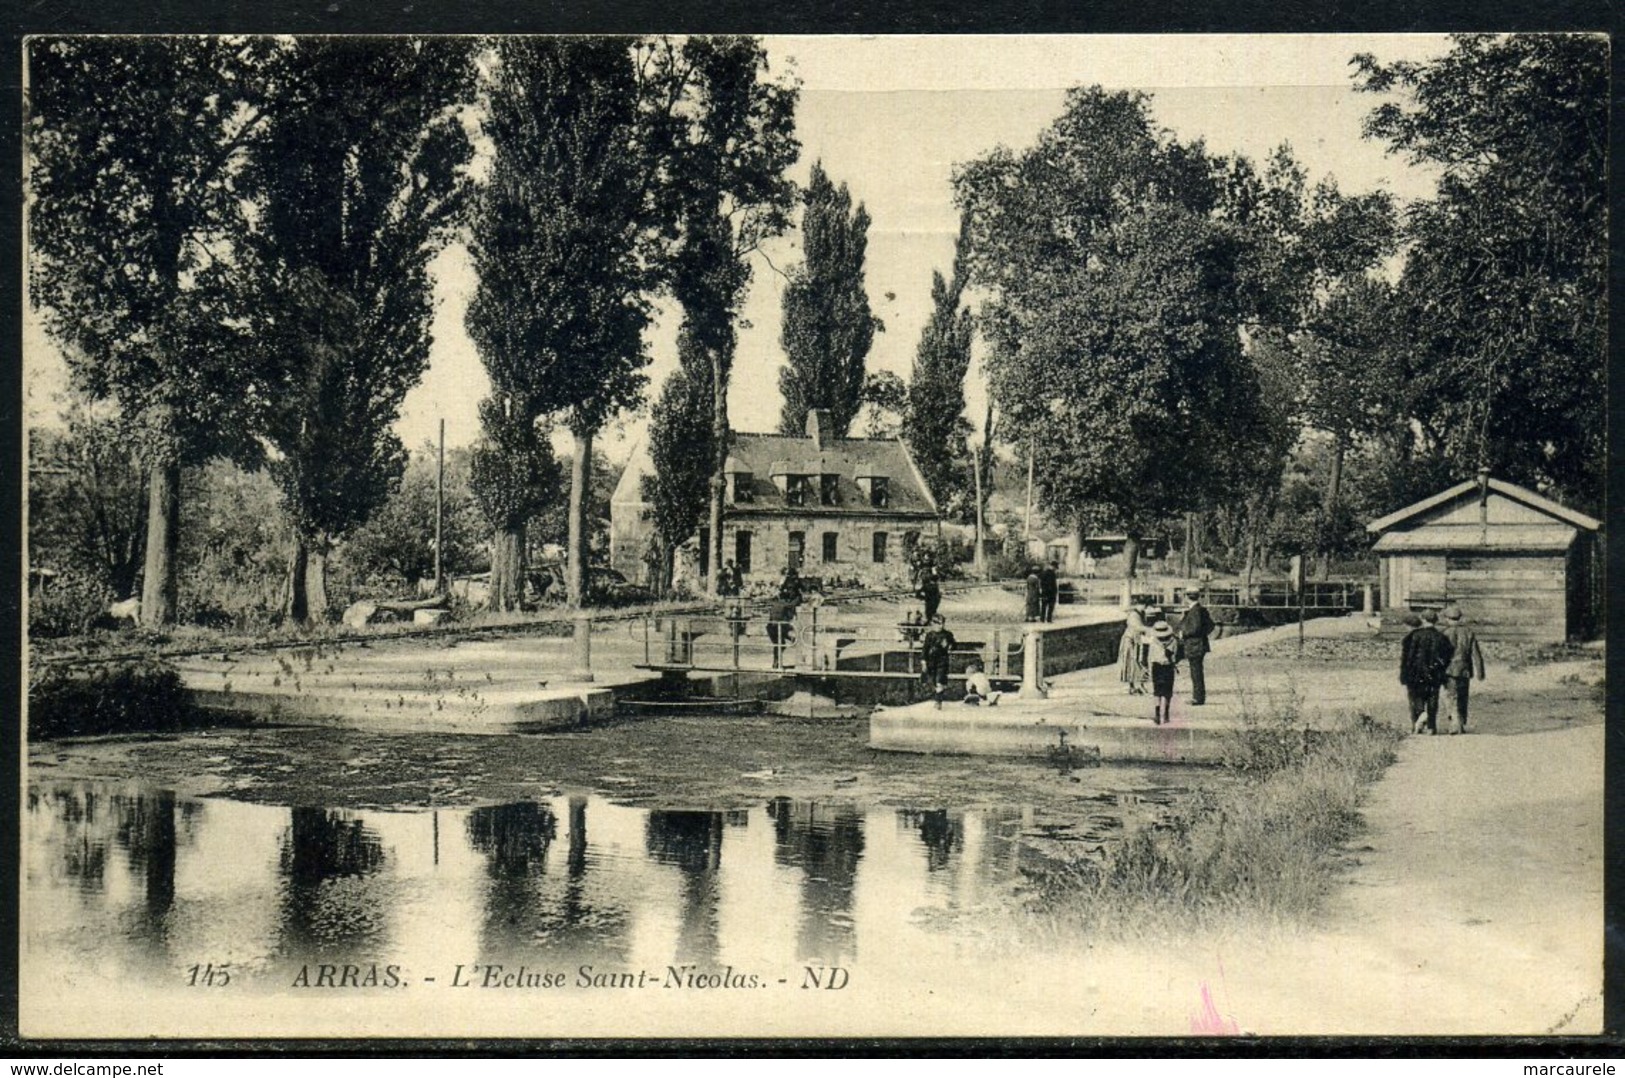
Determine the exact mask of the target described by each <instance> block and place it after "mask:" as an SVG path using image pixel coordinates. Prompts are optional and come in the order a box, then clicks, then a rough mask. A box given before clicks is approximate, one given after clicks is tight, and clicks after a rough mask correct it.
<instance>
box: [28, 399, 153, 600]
mask: <svg viewBox="0 0 1625 1078" xmlns="http://www.w3.org/2000/svg"><path fill="white" fill-rule="evenodd" d="M146 493H147V492H146V477H145V475H144V474H143V471H142V469H141V466H140V462H139V461H138V460H137V459H136V458H135V455H134V454H133V453H132V452H131V451H130V445H129V439H128V438H127V437H126V436H125V432H124V430H123V427H122V424H120V423H118V422H117V421H116V420H113V419H108V418H103V417H97V416H96V415H94V414H93V413H92V412H91V411H90V410H89V409H86V408H84V407H76V408H74V409H72V410H71V411H70V412H69V414H68V417H67V426H66V428H65V429H63V430H51V429H49V428H34V429H33V430H30V431H29V464H28V559H29V564H30V565H31V566H35V567H40V568H45V569H51V570H54V571H56V572H59V573H60V572H62V571H74V572H77V573H81V574H83V575H85V576H86V577H88V578H90V579H91V580H93V581H95V582H96V583H97V584H98V585H100V586H102V587H105V588H106V589H107V590H108V593H109V594H111V595H112V596H114V597H116V598H120V599H122V598H127V597H129V596H131V595H133V594H135V589H136V585H137V583H138V582H139V580H140V577H141V560H142V547H141V543H142V539H143V537H144V534H143V525H144V524H145V510H146Z"/></svg>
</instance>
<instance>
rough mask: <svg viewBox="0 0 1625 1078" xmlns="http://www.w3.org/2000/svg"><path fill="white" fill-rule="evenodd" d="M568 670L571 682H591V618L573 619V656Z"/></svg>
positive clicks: (579, 616) (578, 617)
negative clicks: (572, 662)
mask: <svg viewBox="0 0 1625 1078" xmlns="http://www.w3.org/2000/svg"><path fill="white" fill-rule="evenodd" d="M574 660H575V662H574V666H573V667H572V669H571V670H570V680H571V681H591V680H592V618H590V617H587V616H586V615H584V614H578V615H576V619H575V656H574Z"/></svg>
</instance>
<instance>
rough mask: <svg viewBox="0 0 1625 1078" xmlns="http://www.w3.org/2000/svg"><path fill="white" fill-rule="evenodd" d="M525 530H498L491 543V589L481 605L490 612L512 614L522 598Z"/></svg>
mask: <svg viewBox="0 0 1625 1078" xmlns="http://www.w3.org/2000/svg"><path fill="white" fill-rule="evenodd" d="M524 581H525V526H524V525H523V524H519V525H516V526H514V527H512V528H498V529H497V531H496V534H495V536H493V537H492V543H491V588H490V591H489V592H488V593H487V594H486V597H485V605H486V607H487V608H488V609H491V610H515V609H517V608H518V606H519V599H520V596H522V595H523V594H524Z"/></svg>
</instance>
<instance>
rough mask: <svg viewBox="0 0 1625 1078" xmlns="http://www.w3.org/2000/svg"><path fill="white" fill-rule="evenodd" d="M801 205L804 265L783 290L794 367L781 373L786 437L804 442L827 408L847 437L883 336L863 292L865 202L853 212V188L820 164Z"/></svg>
mask: <svg viewBox="0 0 1625 1078" xmlns="http://www.w3.org/2000/svg"><path fill="white" fill-rule="evenodd" d="M802 201H803V203H804V206H805V209H804V210H803V213H802V218H801V244H802V255H803V260H802V262H801V264H800V265H799V266H797V267H795V268H794V269H792V270H791V271H790V284H789V286H788V287H786V288H785V290H784V327H783V330H782V332H781V334H780V339H781V341H782V342H783V344H784V354H785V358H786V359H787V360H788V363H787V365H786V366H785V367H784V368H783V369H782V370H781V371H780V372H779V390H780V391H781V392H782V393H783V394H784V410H783V412H782V413H781V414H780V418H779V431H780V433H782V434H800V433H801V432H802V430H804V429H805V425H806V422H807V413H808V412H809V411H811V410H812V409H814V408H827V409H828V410H829V413H830V420H831V423H832V425H833V426H834V429H835V433H836V434H837V435H842V436H844V435H845V434H846V432H847V430H848V428H850V427H851V425H852V420H853V419H854V418H855V417H856V416H857V414H858V409H859V408H861V407H862V405H863V382H864V374H865V366H864V364H865V363H866V361H867V360H868V358H869V346H870V345H871V344H872V343H873V342H874V336H875V333H876V332H877V331H878V330H880V329H883V328H884V326H883V325H882V323H881V321H880V319H878V318H876V317H875V316H874V314H873V313H871V311H870V309H869V294H868V292H867V291H865V289H864V284H863V258H864V253H865V251H866V250H867V249H868V245H869V211H868V210H866V209H865V208H864V207H863V204H862V203H861V202H860V203H859V204H858V207H857V209H856V210H854V209H853V208H852V194H851V192H850V191H848V190H847V188H846V184H844V183H843V184H841V185H840V187H836V186H835V184H834V183H832V182H831V181H830V178H829V176H828V174H826V173H825V172H824V168H823V165H822V164H821V163H814V165H813V168H812V176H811V178H810V179H809V180H808V181H807V190H806V192H805V193H804V194H803V196H802Z"/></svg>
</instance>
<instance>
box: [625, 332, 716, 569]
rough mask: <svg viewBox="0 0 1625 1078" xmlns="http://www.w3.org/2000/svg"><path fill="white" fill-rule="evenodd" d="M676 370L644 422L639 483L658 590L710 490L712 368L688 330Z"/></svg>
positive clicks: (680, 338) (691, 531)
mask: <svg viewBox="0 0 1625 1078" xmlns="http://www.w3.org/2000/svg"><path fill="white" fill-rule="evenodd" d="M677 351H678V358H679V361H680V365H679V366H678V369H677V370H676V372H674V373H673V374H672V376H671V377H670V378H668V379H666V384H665V386H663V387H662V389H661V392H660V399H659V400H658V401H657V402H656V403H655V406H654V409H653V413H652V415H651V416H650V420H649V458H650V462H651V464H652V465H653V470H652V473H651V474H649V475H645V476H644V477H643V478H642V480H641V483H642V494H643V497H644V499H645V500H646V501H648V502H649V505H650V509H651V513H652V517H653V524H654V533H655V536H656V537H657V543H658V550H659V556H660V563H659V564H660V572H659V576H660V580H658V581H656V582H655V583H656V586H657V588H658V590H661V591H664V590H666V585H667V582H669V581H670V580H671V572H672V560H671V559H672V556H673V554H674V553H675V551H676V550H677V548H678V547H679V546H681V545H682V544H683V543H685V542H687V541H688V539H689V537H690V536H692V535H693V534H694V526H695V522H696V521H698V520H699V519H700V518H701V517H702V516H703V515H704V514H705V508H706V502H707V499H708V497H709V492H710V488H711V467H712V464H711V457H712V453H711V438H712V430H711V418H712V405H713V402H714V401H715V394H714V393H713V392H712V389H711V363H710V357H709V355H707V354H706V352H705V350H704V349H702V348H701V347H700V346H699V345H698V343H697V342H696V341H695V339H694V335H693V334H692V333H691V332H690V331H689V329H688V328H687V327H685V328H684V330H683V331H682V332H681V333H680V334H679V336H678V341H677Z"/></svg>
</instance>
